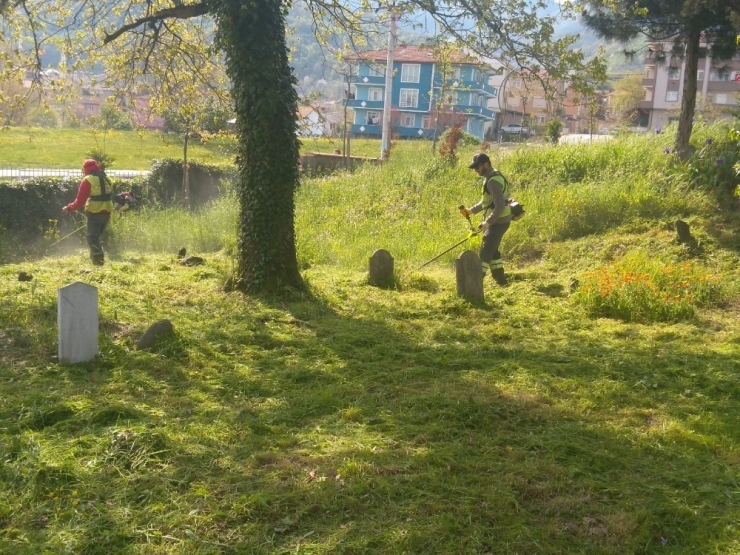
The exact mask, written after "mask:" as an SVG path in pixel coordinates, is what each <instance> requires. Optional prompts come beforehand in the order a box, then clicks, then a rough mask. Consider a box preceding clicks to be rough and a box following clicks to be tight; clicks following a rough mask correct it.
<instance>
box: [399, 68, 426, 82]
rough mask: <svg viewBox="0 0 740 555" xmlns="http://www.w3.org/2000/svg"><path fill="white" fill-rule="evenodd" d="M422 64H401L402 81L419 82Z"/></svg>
mask: <svg viewBox="0 0 740 555" xmlns="http://www.w3.org/2000/svg"><path fill="white" fill-rule="evenodd" d="M420 75H421V64H401V83H418V82H419V77H420Z"/></svg>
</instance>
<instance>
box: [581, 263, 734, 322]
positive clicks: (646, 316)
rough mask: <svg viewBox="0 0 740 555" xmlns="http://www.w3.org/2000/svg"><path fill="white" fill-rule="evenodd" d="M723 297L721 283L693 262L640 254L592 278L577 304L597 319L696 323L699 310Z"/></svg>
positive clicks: (589, 275) (590, 274)
mask: <svg viewBox="0 0 740 555" xmlns="http://www.w3.org/2000/svg"><path fill="white" fill-rule="evenodd" d="M722 296H723V291H722V286H721V281H720V278H719V277H717V276H713V275H712V274H709V273H707V272H706V271H705V270H703V269H701V268H698V267H696V266H694V265H693V264H691V263H688V262H687V263H683V264H673V263H670V262H664V261H661V260H655V259H653V258H650V257H649V256H648V255H647V254H645V253H635V254H633V255H628V256H627V257H625V258H623V259H622V260H620V261H618V262H615V263H613V264H610V265H609V266H606V267H602V268H598V269H596V270H593V271H591V272H588V273H586V274H585V275H584V276H583V279H582V283H581V285H580V288H579V289H578V291H577V292H576V293H575V295H574V296H573V299H574V301H575V302H576V303H578V304H580V305H581V306H583V307H585V308H586V310H587V311H588V312H589V313H590V314H591V315H593V316H603V317H607V318H617V319H620V320H625V321H627V322H656V321H657V322H675V321H679V320H686V319H690V318H692V317H693V316H694V314H695V308H696V307H701V306H709V305H715V304H718V303H719V302H720V301H721V299H722Z"/></svg>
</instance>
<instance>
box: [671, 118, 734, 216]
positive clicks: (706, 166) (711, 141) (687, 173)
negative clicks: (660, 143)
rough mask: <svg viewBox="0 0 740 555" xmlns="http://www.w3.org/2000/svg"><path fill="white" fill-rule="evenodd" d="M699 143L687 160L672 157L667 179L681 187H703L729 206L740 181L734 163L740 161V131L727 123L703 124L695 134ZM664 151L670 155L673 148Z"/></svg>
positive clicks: (721, 202)
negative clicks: (739, 151)
mask: <svg viewBox="0 0 740 555" xmlns="http://www.w3.org/2000/svg"><path fill="white" fill-rule="evenodd" d="M692 142H693V143H694V144H697V143H699V144H700V147H699V148H696V147H695V148H696V151H695V152H694V154H693V156H691V158H689V160H687V161H686V162H683V161H681V160H680V159H679V158H677V157H672V156H671V157H670V158H669V164H668V182H669V183H670V184H671V185H672V186H674V187H676V188H677V189H679V190H692V189H700V190H703V191H705V192H707V193H709V194H710V195H711V196H714V197H715V198H717V199H718V201H719V202H720V204H724V205H728V204H730V203H731V202H732V200H733V195H734V192H735V190H736V188H737V187H738V185H739V184H740V179H738V174H737V172H736V171H735V168H734V166H735V165H736V164H740V154H739V153H738V144H740V132H738V131H736V130H735V129H733V128H727V127H726V126H724V125H715V126H708V127H703V126H699V130H698V132H697V133H695V134H694V135H693V136H692ZM664 151H665V152H666V154H669V153H670V152H669V151H670V147H665V148H664Z"/></svg>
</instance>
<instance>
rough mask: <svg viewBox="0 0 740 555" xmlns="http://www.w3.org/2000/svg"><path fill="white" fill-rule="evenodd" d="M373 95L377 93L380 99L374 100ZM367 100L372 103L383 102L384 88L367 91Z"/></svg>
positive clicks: (372, 88) (373, 88) (371, 88)
mask: <svg viewBox="0 0 740 555" xmlns="http://www.w3.org/2000/svg"><path fill="white" fill-rule="evenodd" d="M373 93H377V96H378V98H373ZM367 99H368V100H369V101H370V102H378V101H380V100H383V88H382V87H370V88H369V89H368V91H367Z"/></svg>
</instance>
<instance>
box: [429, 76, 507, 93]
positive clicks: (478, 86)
mask: <svg viewBox="0 0 740 555" xmlns="http://www.w3.org/2000/svg"><path fill="white" fill-rule="evenodd" d="M453 83H457V85H454V84H453ZM434 88H435V90H436V91H437V92H439V90H440V89H441V88H442V82H441V80H439V79H435V80H434ZM447 90H448V92H449V91H451V90H458V91H463V92H468V91H470V92H473V93H480V92H484V93H486V94H489V95H491V96H492V97H494V98H495V97H496V96H498V89H497V88H496V87H492V86H491V85H489V84H487V83H483V82H481V81H463V80H460V79H457V80H455V79H450V80H448V84H447Z"/></svg>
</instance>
